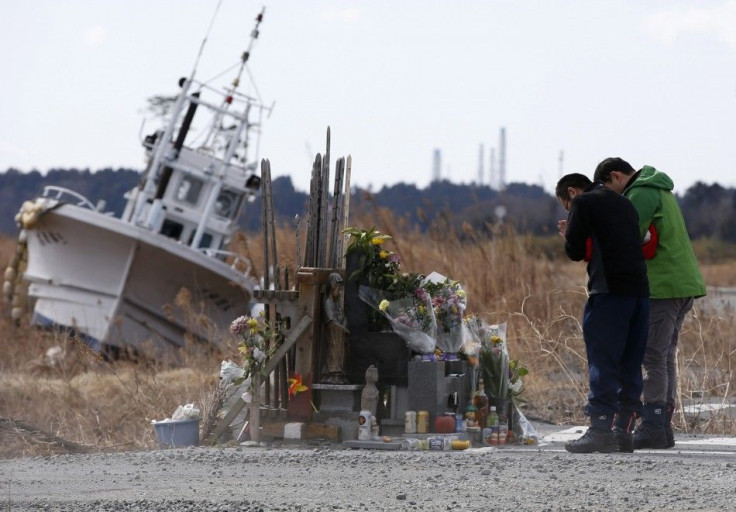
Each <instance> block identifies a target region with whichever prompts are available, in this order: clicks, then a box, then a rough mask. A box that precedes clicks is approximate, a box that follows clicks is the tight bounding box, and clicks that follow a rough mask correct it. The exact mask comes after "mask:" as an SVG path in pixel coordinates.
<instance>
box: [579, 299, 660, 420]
mask: <svg viewBox="0 0 736 512" xmlns="http://www.w3.org/2000/svg"><path fill="white" fill-rule="evenodd" d="M648 324H649V299H648V298H639V297H626V296H623V295H612V294H609V293H597V294H593V295H591V296H590V297H588V302H587V303H586V304H585V313H584V315H583V339H584V340H585V350H586V352H587V354H588V380H589V384H590V392H589V393H588V406H587V407H586V413H587V414H588V415H589V416H594V415H599V414H613V413H616V412H618V411H619V410H620V409H625V410H633V411H636V412H638V413H640V412H641V391H642V376H641V365H642V361H643V360H644V352H645V350H646V342H647V327H648Z"/></svg>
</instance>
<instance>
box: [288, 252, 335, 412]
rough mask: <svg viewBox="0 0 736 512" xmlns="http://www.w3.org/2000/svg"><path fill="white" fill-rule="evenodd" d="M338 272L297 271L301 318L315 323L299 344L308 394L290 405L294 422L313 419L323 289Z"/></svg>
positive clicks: (298, 363)
mask: <svg viewBox="0 0 736 512" xmlns="http://www.w3.org/2000/svg"><path fill="white" fill-rule="evenodd" d="M332 272H334V269H329V268H305V267H302V268H300V269H299V270H298V271H297V274H296V282H297V285H298V286H299V315H300V316H308V317H310V318H312V319H313V321H312V323H311V325H310V328H309V330H308V332H307V333H306V334H305V335H304V336H302V337H300V338H299V340H298V341H297V342H296V355H295V360H294V371H295V372H296V373H298V374H299V375H301V377H302V383H304V385H305V386H307V388H308V389H307V391H304V392H302V393H298V394H297V395H296V396H295V397H294V398H293V399H292V400H291V401H290V402H289V409H288V416H289V418H290V419H293V420H301V421H308V420H309V419H311V417H312V409H311V401H312V385H313V384H314V383H316V382H318V377H316V376H315V374H316V373H317V372H318V371H319V369H318V368H317V364H319V361H318V360H316V358H315V351H316V348H317V345H318V344H319V343H320V332H321V326H322V316H321V315H322V305H321V304H320V298H321V294H320V288H321V286H322V285H324V284H326V283H327V281H328V278H329V275H330V274H331V273H332Z"/></svg>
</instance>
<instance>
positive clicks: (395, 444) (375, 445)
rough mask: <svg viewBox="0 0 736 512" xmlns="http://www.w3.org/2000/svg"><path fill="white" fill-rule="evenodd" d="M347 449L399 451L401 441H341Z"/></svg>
mask: <svg viewBox="0 0 736 512" xmlns="http://www.w3.org/2000/svg"><path fill="white" fill-rule="evenodd" d="M342 444H343V445H344V446H347V447H348V448H363V449H368V450H401V441H394V440H392V441H388V442H386V441H358V440H355V441H343V442H342Z"/></svg>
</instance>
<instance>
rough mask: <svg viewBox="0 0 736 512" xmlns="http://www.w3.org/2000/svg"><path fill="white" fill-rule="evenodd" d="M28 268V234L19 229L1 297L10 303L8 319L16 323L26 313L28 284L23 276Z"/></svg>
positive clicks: (6, 270)
mask: <svg viewBox="0 0 736 512" xmlns="http://www.w3.org/2000/svg"><path fill="white" fill-rule="evenodd" d="M27 266H28V232H27V231H26V230H25V229H21V230H20V233H19V234H18V241H17V243H16V246H15V254H13V258H12V259H11V261H10V264H9V265H8V267H7V268H6V269H5V276H4V277H5V280H4V281H3V297H4V298H5V300H6V301H7V302H9V303H10V305H11V309H10V317H11V318H12V319H13V320H15V321H16V322H18V321H20V319H21V317H22V316H23V315H24V314H25V313H26V306H27V304H28V284H27V283H26V282H25V281H24V280H23V274H24V272H25V270H26V268H27Z"/></svg>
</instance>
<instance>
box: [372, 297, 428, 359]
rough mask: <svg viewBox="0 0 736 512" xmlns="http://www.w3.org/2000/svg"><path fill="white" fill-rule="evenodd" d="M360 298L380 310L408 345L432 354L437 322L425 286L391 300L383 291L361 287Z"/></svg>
mask: <svg viewBox="0 0 736 512" xmlns="http://www.w3.org/2000/svg"><path fill="white" fill-rule="evenodd" d="M359 294H360V298H361V300H363V302H365V303H366V304H368V305H369V306H371V307H372V308H374V309H375V310H376V311H378V312H380V313H381V314H382V315H383V316H384V317H385V318H386V319H387V320H388V322H389V324H391V327H392V329H393V330H394V332H396V334H398V335H399V336H401V338H402V339H403V340H404V341H405V342H406V345H407V346H408V347H409V348H410V349H411V350H412V351H414V352H417V353H419V354H422V355H425V354H431V353H433V352H434V349H435V341H434V338H435V333H436V331H437V325H436V323H435V319H434V312H433V311H432V306H431V303H430V302H429V301H430V298H429V295H428V294H427V292H426V291H425V290H423V289H422V288H417V289H416V290H415V291H414V293H413V294H411V295H406V296H403V297H400V298H397V299H392V300H389V299H388V298H387V297H388V296H387V294H386V292H385V291H383V290H376V289H374V288H369V287H367V286H361V287H360V291H359Z"/></svg>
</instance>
